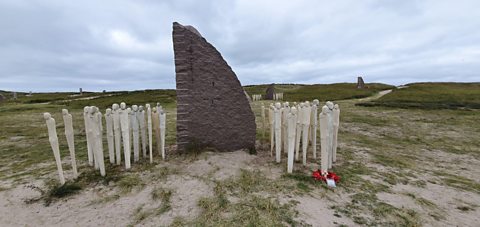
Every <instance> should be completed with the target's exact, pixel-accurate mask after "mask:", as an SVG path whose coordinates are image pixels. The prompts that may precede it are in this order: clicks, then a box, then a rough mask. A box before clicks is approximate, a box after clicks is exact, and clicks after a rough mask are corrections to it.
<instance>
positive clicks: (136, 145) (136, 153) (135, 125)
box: [130, 105, 140, 162]
mask: <svg viewBox="0 0 480 227" xmlns="http://www.w3.org/2000/svg"><path fill="white" fill-rule="evenodd" d="M137 114H138V106H137V105H133V106H132V112H131V115H130V117H131V118H130V122H131V126H132V133H133V161H134V162H138V161H139V160H140V124H139V122H138V118H137Z"/></svg>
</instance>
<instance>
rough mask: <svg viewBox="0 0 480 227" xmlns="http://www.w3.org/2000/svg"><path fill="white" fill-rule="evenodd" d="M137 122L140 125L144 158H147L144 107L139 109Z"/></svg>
mask: <svg viewBox="0 0 480 227" xmlns="http://www.w3.org/2000/svg"><path fill="white" fill-rule="evenodd" d="M137 121H138V123H139V124H140V138H141V141H142V154H143V158H146V157H147V131H146V124H145V110H144V109H143V106H139V107H138V113H137Z"/></svg>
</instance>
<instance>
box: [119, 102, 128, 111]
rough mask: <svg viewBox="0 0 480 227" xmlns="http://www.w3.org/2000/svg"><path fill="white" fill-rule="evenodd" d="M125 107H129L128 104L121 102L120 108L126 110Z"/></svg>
mask: <svg viewBox="0 0 480 227" xmlns="http://www.w3.org/2000/svg"><path fill="white" fill-rule="evenodd" d="M125 108H127V104H125V103H124V102H122V103H120V109H122V110H124V109H125Z"/></svg>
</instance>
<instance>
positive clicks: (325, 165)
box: [318, 105, 330, 174]
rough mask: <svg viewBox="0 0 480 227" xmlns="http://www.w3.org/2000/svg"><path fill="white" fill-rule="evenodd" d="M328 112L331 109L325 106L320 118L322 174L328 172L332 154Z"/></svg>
mask: <svg viewBox="0 0 480 227" xmlns="http://www.w3.org/2000/svg"><path fill="white" fill-rule="evenodd" d="M328 112H329V109H328V107H327V106H326V105H325V106H323V107H322V112H321V113H320V114H319V116H318V118H319V121H320V158H321V162H320V163H321V164H320V170H321V173H322V174H324V173H326V171H328V169H329V160H330V152H329V150H328V149H329V142H330V139H329V133H328Z"/></svg>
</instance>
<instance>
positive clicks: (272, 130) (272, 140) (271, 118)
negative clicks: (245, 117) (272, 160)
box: [268, 103, 275, 156]
mask: <svg viewBox="0 0 480 227" xmlns="http://www.w3.org/2000/svg"><path fill="white" fill-rule="evenodd" d="M274 109H275V106H274V105H273V103H270V107H269V108H268V122H269V124H270V156H273V147H274V145H275V144H274V143H275V125H274V114H273V113H274Z"/></svg>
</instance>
